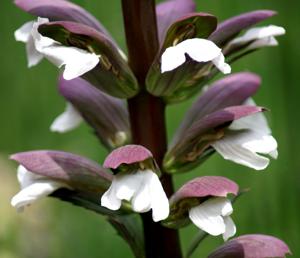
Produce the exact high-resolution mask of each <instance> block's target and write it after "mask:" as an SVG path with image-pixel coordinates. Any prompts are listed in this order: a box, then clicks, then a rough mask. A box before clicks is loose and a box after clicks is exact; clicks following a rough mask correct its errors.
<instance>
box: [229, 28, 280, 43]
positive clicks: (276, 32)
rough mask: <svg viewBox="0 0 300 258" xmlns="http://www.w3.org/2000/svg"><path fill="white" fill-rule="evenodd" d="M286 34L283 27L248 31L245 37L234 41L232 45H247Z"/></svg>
mask: <svg viewBox="0 0 300 258" xmlns="http://www.w3.org/2000/svg"><path fill="white" fill-rule="evenodd" d="M284 34H285V29H284V28H283V27H279V26H275V25H269V26H266V27H258V28H253V29H250V30H248V31H247V32H246V33H245V34H244V35H243V36H241V37H238V38H236V39H234V40H233V41H232V42H231V43H230V44H240V43H247V42H250V41H253V40H258V39H264V38H269V37H275V36H281V35H284Z"/></svg>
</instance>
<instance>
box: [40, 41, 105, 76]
mask: <svg viewBox="0 0 300 258" xmlns="http://www.w3.org/2000/svg"><path fill="white" fill-rule="evenodd" d="M40 52H41V53H42V54H43V55H44V56H45V57H46V58H47V59H48V60H49V61H50V62H52V63H53V64H54V65H56V66H57V67H59V68H60V67H62V66H65V71H64V73H63V77H64V79H65V80H72V79H75V78H77V77H79V76H81V75H83V74H85V73H87V72H88V71H90V70H92V69H93V68H95V67H96V65H97V64H98V63H99V57H98V56H97V55H96V54H94V53H89V52H88V51H86V50H83V49H79V48H76V47H66V46H62V45H59V44H54V45H52V46H48V47H44V48H43V49H41V50H40Z"/></svg>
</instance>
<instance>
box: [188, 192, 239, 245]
mask: <svg viewBox="0 0 300 258" xmlns="http://www.w3.org/2000/svg"><path fill="white" fill-rule="evenodd" d="M232 212H233V209H232V205H231V202H230V201H229V200H228V199H227V198H222V197H215V198H210V199H208V200H207V201H205V202H203V203H201V204H200V205H198V206H196V207H193V208H191V209H190V210H189V217H190V219H191V221H192V222H193V223H194V224H195V225H196V226H197V227H198V228H200V229H201V230H203V231H205V232H207V233H208V234H210V235H213V236H218V235H221V234H223V239H224V241H226V240H227V239H229V238H230V237H232V236H234V235H235V233H236V227H235V224H234V222H233V220H232V219H231V218H230V216H229V215H231V214H232Z"/></svg>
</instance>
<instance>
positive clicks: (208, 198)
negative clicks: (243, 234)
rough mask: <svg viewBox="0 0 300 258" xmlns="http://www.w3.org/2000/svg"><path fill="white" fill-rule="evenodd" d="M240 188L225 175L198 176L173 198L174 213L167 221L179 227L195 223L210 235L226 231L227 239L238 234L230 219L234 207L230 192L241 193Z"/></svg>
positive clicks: (171, 201)
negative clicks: (229, 197) (229, 196)
mask: <svg viewBox="0 0 300 258" xmlns="http://www.w3.org/2000/svg"><path fill="white" fill-rule="evenodd" d="M238 189H239V187H238V185H237V184H236V183H234V182H233V181H231V180H229V179H227V178H225V177H218V176H204V177H198V178H195V179H193V180H191V181H189V182H187V183H186V184H184V185H183V186H182V187H181V188H180V189H179V190H178V191H177V192H176V193H175V194H174V195H173V196H172V197H171V199H170V207H171V211H170V216H169V218H168V219H167V220H166V221H165V222H164V224H165V225H166V226H169V227H172V228H173V227H175V228H178V227H181V226H185V225H187V223H189V222H192V223H193V224H195V225H196V226H197V227H198V228H199V229H201V230H203V231H205V232H207V233H208V234H210V235H213V236H218V235H221V234H222V235H223V238H224V240H225V241H226V240H227V239H228V238H230V237H232V236H233V235H234V234H235V233H236V227H235V224H234V222H233V221H232V219H231V218H230V215H231V213H232V212H233V209H232V205H231V202H230V200H229V199H228V198H227V195H228V194H234V195H237V193H238Z"/></svg>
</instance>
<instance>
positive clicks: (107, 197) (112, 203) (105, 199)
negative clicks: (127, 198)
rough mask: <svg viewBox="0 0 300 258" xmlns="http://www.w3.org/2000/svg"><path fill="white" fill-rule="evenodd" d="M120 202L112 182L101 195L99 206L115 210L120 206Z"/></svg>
mask: <svg viewBox="0 0 300 258" xmlns="http://www.w3.org/2000/svg"><path fill="white" fill-rule="evenodd" d="M121 205H122V202H121V200H120V199H118V198H117V197H116V193H115V189H114V187H113V184H112V185H111V186H110V188H109V189H108V190H107V191H106V192H105V193H104V194H103V195H102V197H101V206H103V207H106V208H107V209H110V210H113V211H116V210H118V209H120V208H121Z"/></svg>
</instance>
